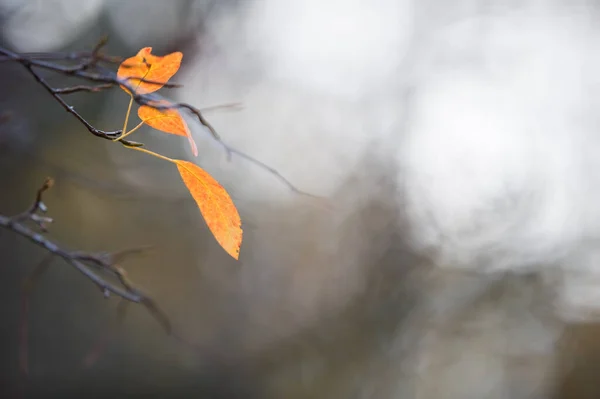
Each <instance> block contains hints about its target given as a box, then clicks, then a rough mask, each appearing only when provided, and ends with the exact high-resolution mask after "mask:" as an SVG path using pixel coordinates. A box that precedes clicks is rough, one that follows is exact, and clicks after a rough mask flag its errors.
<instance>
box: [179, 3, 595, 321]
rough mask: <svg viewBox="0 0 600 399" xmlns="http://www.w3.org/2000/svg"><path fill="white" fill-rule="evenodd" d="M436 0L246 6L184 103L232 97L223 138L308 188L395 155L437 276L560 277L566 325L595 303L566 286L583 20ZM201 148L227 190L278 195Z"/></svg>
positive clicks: (218, 40) (190, 75) (572, 9)
mask: <svg viewBox="0 0 600 399" xmlns="http://www.w3.org/2000/svg"><path fill="white" fill-rule="evenodd" d="M338 3H339V4H338ZM342 3H343V4H342ZM442 3H444V2H439V1H438V2H436V1H430V2H411V1H392V0H388V1H386V0H382V1H374V2H366V1H362V2H361V1H350V2H336V1H331V2H321V1H316V0H315V1H313V0H307V1H302V2H282V1H276V0H272V1H270V0H264V1H253V2H244V3H243V6H241V7H238V8H236V10H235V11H231V10H228V12H227V13H223V14H222V15H217V16H216V17H215V18H213V19H211V25H210V27H209V32H210V33H211V37H210V40H208V41H205V42H203V43H202V46H208V47H209V48H211V57H210V58H208V59H203V60H201V61H200V63H199V65H198V67H197V68H193V69H190V70H188V72H187V74H186V75H185V76H184V77H183V78H182V79H184V80H185V81H186V82H188V83H187V90H186V91H184V94H183V97H182V98H183V99H184V100H186V101H189V102H193V103H200V104H206V105H210V104H216V103H220V102H228V101H240V102H242V103H243V104H244V106H245V109H244V111H241V112H237V113H232V114H215V115H214V116H212V115H211V119H212V121H213V122H214V124H215V126H216V127H217V129H218V130H219V131H220V132H221V133H222V135H223V137H224V138H225V140H226V141H228V142H229V143H231V144H232V145H234V146H235V147H237V148H239V149H242V150H244V151H245V152H246V153H248V154H252V155H253V156H255V157H257V158H258V159H260V160H261V161H264V162H266V163H267V164H269V165H271V166H273V167H275V168H276V169H277V170H279V171H280V172H281V173H283V174H284V175H285V176H287V177H289V178H290V180H292V181H293V182H294V183H295V184H297V185H298V186H300V187H301V188H303V189H305V190H308V191H311V192H314V193H316V194H321V195H326V196H327V195H330V194H332V193H334V192H335V191H336V189H338V188H339V187H340V186H341V185H342V184H343V183H344V182H345V179H347V178H348V177H349V176H351V175H354V174H356V173H360V171H357V168H358V166H357V165H358V162H359V160H360V159H361V157H362V156H365V154H367V153H368V152H367V151H368V150H371V151H373V148H376V150H375V152H371V155H370V156H381V158H382V159H385V157H386V156H387V154H388V153H389V152H388V151H391V152H394V153H395V154H396V156H395V158H396V160H397V169H398V175H397V178H398V180H397V183H398V185H399V192H400V193H399V196H398V209H399V211H401V212H404V211H406V213H407V215H406V217H407V219H408V221H409V223H410V225H411V231H410V235H409V237H410V238H409V239H410V240H411V242H412V244H413V245H414V246H415V248H419V249H420V250H422V251H423V252H427V253H430V252H432V253H434V254H435V257H436V262H437V263H438V265H439V266H440V267H443V268H460V269H469V270H475V271H480V272H492V271H516V272H519V273H520V272H524V271H526V272H529V271H542V272H546V271H547V272H549V280H552V281H556V280H555V277H556V276H557V274H556V273H558V276H559V278H558V281H559V282H560V283H559V284H560V285H562V287H561V288H560V289H559V291H560V292H561V294H560V298H559V301H558V306H559V308H562V309H563V311H564V313H565V315H566V317H567V318H574V319H576V318H577V317H579V316H578V315H579V313H580V312H579V311H580V310H583V309H584V308H585V306H583V305H593V303H594V302H596V301H595V296H590V295H587V296H586V295H584V290H583V288H585V287H584V286H583V285H581V282H582V281H586V282H590V281H593V279H591V278H590V276H596V275H598V276H600V274H598V273H597V270H596V269H598V268H599V267H598V265H596V263H595V262H590V261H589V258H590V256H591V255H590V253H592V254H593V253H595V251H596V250H595V249H594V248H593V245H590V244H589V243H590V242H593V241H594V240H596V239H597V238H598V237H599V234H600V212H599V211H598V208H597V203H598V202H599V201H598V200H599V199H600V175H599V174H598V172H597V168H596V164H597V161H596V159H598V151H599V150H598V148H600V140H599V139H598V138H597V133H596V132H597V129H598V123H597V122H598V121H597V117H596V115H597V114H598V113H597V105H599V104H598V99H599V97H598V94H599V93H598V87H599V86H598V83H599V77H598V73H597V70H598V66H600V63H599V61H600V60H599V58H598V52H597V48H598V43H599V38H600V37H599V36H598V31H597V28H596V27H595V26H594V25H593V23H592V21H593V17H592V13H596V14H593V15H597V13H598V10H595V9H593V7H591V6H589V4H588V3H586V2H560V1H556V2H540V1H529V2H502V3H501V4H500V3H494V4H492V3H489V4H487V3H486V4H487V5H486V4H482V3H478V2H472V1H457V2H453V3H454V4H455V5H456V7H449V6H448V7H443V4H442ZM590 4H591V3H590ZM438 6H439V7H438ZM407 93H408V94H407ZM215 148H216V147H212V146H211V147H210V151H211V155H208V154H205V155H203V159H204V161H203V162H207V165H210V163H211V162H213V163H215V165H216V164H218V165H220V166H221V167H225V169H221V170H226V172H224V173H227V174H228V176H231V174H235V173H239V174H242V176H241V177H239V178H237V179H236V182H235V184H234V185H235V187H236V191H237V192H238V193H239V195H240V196H241V197H243V198H256V199H260V200H272V201H281V200H282V197H281V195H282V194H281V193H282V190H279V189H277V185H278V183H277V182H276V181H275V180H273V184H271V185H269V186H265V180H267V179H269V177H268V174H261V173H260V171H256V170H255V168H253V167H249V168H244V167H243V166H241V165H242V164H243V161H241V163H240V162H237V161H236V162H234V163H233V165H232V166H231V167H227V166H226V163H224V162H222V161H220V160H219V159H221V160H222V156H220V155H219V156H215V155H213V154H214V149H215ZM208 159H212V160H211V161H209V160H208ZM236 169H237V170H238V172H236V171H235V170H236ZM239 170H242V172H239ZM250 170H251V171H252V172H249V171H250ZM255 172H256V173H255ZM218 173H220V172H217V174H218ZM246 173H252V174H251V176H252V178H247V176H248V175H247V174H246ZM358 191H359V190H358ZM362 194H363V195H369V194H365V193H362ZM371 194H372V195H374V196H375V195H377V192H376V190H375V191H373V192H371ZM355 195H357V197H360V195H361V194H360V193H357V194H355ZM284 197H285V194H284ZM357 206H358V205H357ZM348 212H350V213H351V210H348ZM582 257H583V258H585V261H583V260H581V259H582ZM599 271H600V270H599ZM582 273H583V274H584V275H586V274H589V276H587V277H584V278H582V277H581V275H582ZM586 284H587V283H586ZM593 287H594V289H590V290H589V291H590V292H594V291H595V289H596V288H595V287H596V285H595V283H594V284H593ZM591 307H593V306H591Z"/></svg>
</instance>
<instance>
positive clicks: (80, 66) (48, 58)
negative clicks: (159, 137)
mask: <svg viewBox="0 0 600 399" xmlns="http://www.w3.org/2000/svg"><path fill="white" fill-rule="evenodd" d="M105 44H106V38H103V39H102V40H100V41H99V42H98V44H97V45H96V46H95V47H94V49H93V51H91V52H72V53H24V54H18V53H15V52H13V51H10V50H8V49H5V48H2V47H0V61H13V62H18V63H20V64H21V65H23V66H24V67H25V68H27V70H28V71H29V73H30V74H31V75H33V77H34V78H35V79H36V80H37V81H38V82H39V83H40V84H41V85H42V86H43V87H44V88H45V89H46V90H47V91H48V92H49V93H50V94H51V95H52V96H53V97H54V98H55V99H56V101H57V102H58V103H59V104H60V105H61V106H62V107H63V108H64V109H65V110H66V111H67V112H68V113H70V114H71V115H73V116H74V117H75V118H77V120H79V122H81V123H82V124H83V125H84V126H85V127H86V129H87V130H88V131H89V132H90V133H92V134H93V135H94V136H96V137H100V138H102V139H106V140H114V139H116V138H118V137H119V136H120V135H121V133H122V131H121V130H115V131H104V130H100V129H97V128H95V127H94V126H93V125H92V124H91V123H89V122H88V121H87V120H86V119H85V118H84V117H83V116H82V115H81V114H79V113H78V112H77V111H75V109H74V108H73V106H71V105H69V104H68V103H67V102H66V101H65V100H63V99H62V97H61V96H60V94H71V93H76V92H81V91H87V92H98V91H101V90H105V89H109V88H111V87H114V86H121V87H123V88H125V89H127V90H128V91H129V92H130V93H135V87H133V85H132V84H131V83H130V82H129V80H131V79H135V80H136V82H139V81H142V82H145V83H154V84H160V85H162V86H163V87H171V88H176V87H181V85H178V84H175V83H164V82H158V81H153V80H148V79H144V78H127V79H124V80H122V79H119V78H118V77H117V75H116V73H115V72H113V71H111V70H109V69H107V68H105V67H103V66H101V65H99V63H100V62H106V63H111V64H115V63H120V62H122V61H123V60H122V58H120V57H112V56H106V55H104V54H102V53H101V52H100V51H101V49H102V47H103V46H104V45H105ZM53 61H54V62H53ZM55 61H76V62H77V63H76V64H74V65H63V64H59V63H56V62H55ZM34 68H39V69H46V70H50V71H53V72H56V73H60V74H62V75H65V76H71V77H76V78H79V79H83V80H85V81H87V82H93V83H100V84H99V85H96V86H90V85H77V86H72V87H65V88H52V87H51V86H50V85H49V84H48V83H47V82H46V80H45V79H44V78H43V77H42V76H41V75H40V74H39V73H38V72H36V71H35V69H34ZM136 84H137V83H136ZM133 98H134V101H135V102H136V103H137V104H139V105H148V106H151V107H153V108H156V109H168V108H177V109H185V110H187V111H188V112H190V113H191V114H192V115H194V116H195V118H196V119H197V120H198V122H200V124H201V125H202V126H204V127H205V128H206V129H207V130H208V132H209V133H210V135H211V136H212V138H213V139H214V140H215V141H217V142H218V143H219V144H220V145H221V147H223V149H224V150H225V152H226V154H227V159H228V160H230V159H231V157H232V155H233V154H236V155H239V156H240V157H241V158H243V159H245V160H247V161H249V162H251V163H253V164H255V165H257V166H258V167H260V168H261V169H264V170H266V171H267V172H269V173H271V174H273V175H274V176H275V177H276V178H277V179H278V180H280V181H281V182H282V183H283V184H285V185H286V186H287V187H288V188H289V189H290V190H291V191H293V192H294V193H296V194H299V195H304V196H309V197H313V198H321V197H318V196H315V195H312V194H309V193H307V192H304V191H302V190H300V189H298V188H297V187H295V186H294V185H293V184H292V183H291V182H290V181H289V180H288V179H286V178H285V177H284V176H283V175H281V173H279V172H277V171H276V170H275V169H274V168H272V167H269V166H267V165H266V164H264V163H263V162H261V161H259V160H257V159H255V158H253V157H252V156H250V155H247V154H245V153H243V152H241V151H239V150H236V149H235V148H233V147H231V146H229V145H228V144H226V143H225V142H224V141H223V140H222V139H221V137H220V136H219V134H218V133H217V131H216V130H215V128H214V127H213V126H212V125H211V124H210V123H209V122H208V120H207V119H206V118H205V117H204V115H203V114H202V111H201V110H200V109H198V108H196V107H194V106H192V105H190V104H188V103H182V102H181V103H173V104H170V105H158V104H156V98H157V96H156V94H154V93H149V94H135V95H134V96H133ZM215 108H216V107H215ZM213 109H214V108H213ZM119 141H120V142H121V144H123V145H125V146H133V147H140V146H142V144H141V143H136V142H133V141H127V140H119Z"/></svg>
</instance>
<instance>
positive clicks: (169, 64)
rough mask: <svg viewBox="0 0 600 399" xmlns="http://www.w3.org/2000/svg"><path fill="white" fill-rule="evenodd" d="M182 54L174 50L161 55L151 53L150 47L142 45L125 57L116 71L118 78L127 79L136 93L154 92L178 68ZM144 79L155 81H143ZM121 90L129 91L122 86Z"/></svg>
mask: <svg viewBox="0 0 600 399" xmlns="http://www.w3.org/2000/svg"><path fill="white" fill-rule="evenodd" d="M182 58H183V54H182V53H181V52H179V51H176V52H174V53H171V54H167V55H165V56H163V57H159V56H156V55H152V47H144V48H143V49H141V50H140V51H139V52H138V53H137V54H136V55H135V56H134V57H130V58H127V59H126V60H125V61H123V62H122V63H121V65H120V66H119V69H118V71H117V78H118V79H119V80H125V79H127V82H128V83H129V85H130V86H133V87H135V92H136V94H147V93H152V92H155V91H156V90H158V89H160V88H161V87H163V85H164V84H165V83H167V82H168V81H169V79H171V78H172V77H173V75H175V74H176V73H177V71H178V70H179V66H180V65H181V59H182ZM140 79H145V80H148V81H152V82H155V83H148V82H143V81H141V80H140ZM121 88H122V89H123V90H125V91H126V92H128V93H129V90H127V89H126V88H125V87H124V86H121Z"/></svg>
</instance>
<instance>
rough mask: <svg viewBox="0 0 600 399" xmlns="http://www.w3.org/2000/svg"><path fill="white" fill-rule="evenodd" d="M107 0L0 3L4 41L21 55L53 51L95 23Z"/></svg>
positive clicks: (7, 0)
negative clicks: (5, 18) (23, 53)
mask: <svg viewBox="0 0 600 399" xmlns="http://www.w3.org/2000/svg"><path fill="white" fill-rule="evenodd" d="M103 5H104V0H84V1H78V0H1V1H0V15H6V16H8V18H7V21H6V22H5V23H4V24H3V26H2V31H3V35H4V37H5V38H6V39H7V40H8V41H9V43H10V44H11V45H12V46H13V47H14V48H15V49H16V50H18V51H52V50H57V49H59V48H60V47H62V46H65V45H67V44H68V43H69V42H71V41H72V40H73V38H75V37H77V35H78V34H80V33H81V32H84V31H85V30H86V29H87V27H88V26H89V25H90V24H94V23H95V19H96V18H97V17H98V15H99V13H100V11H101V10H102V7H103Z"/></svg>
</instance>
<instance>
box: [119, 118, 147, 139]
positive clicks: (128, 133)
mask: <svg viewBox="0 0 600 399" xmlns="http://www.w3.org/2000/svg"><path fill="white" fill-rule="evenodd" d="M143 125H144V121H141V122H140V123H138V124H137V126H136V127H134V128H133V129H131V130H130V131H128V132H127V133H124V134H122V135H121V136H119V137H117V138H116V139H114V140H113V141H119V140H121V139H124V138H125V137H127V136H129V135H130V134H131V133H133V132H135V131H136V130H138V129H139V128H141V127H142V126H143Z"/></svg>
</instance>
